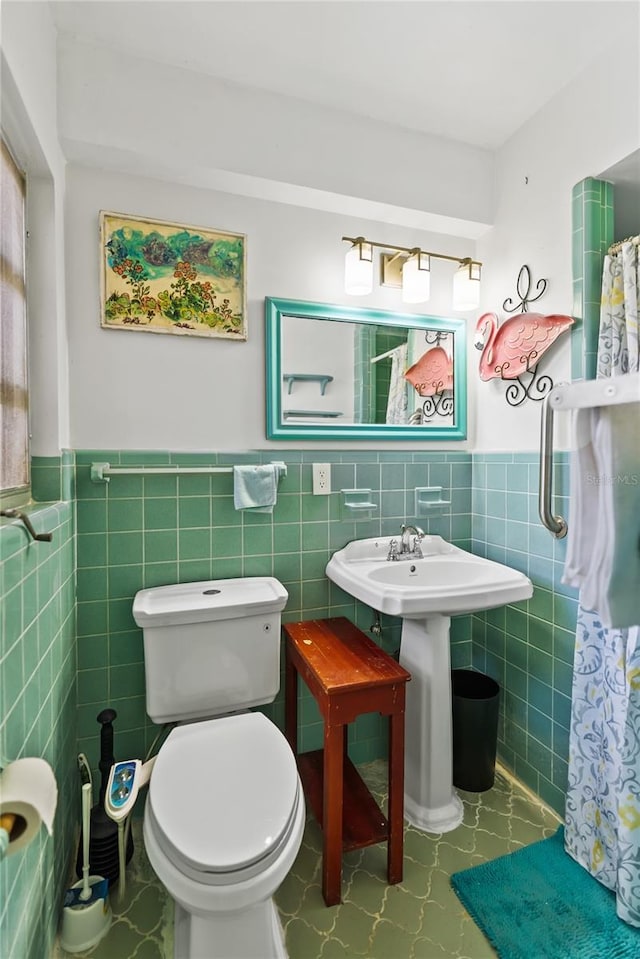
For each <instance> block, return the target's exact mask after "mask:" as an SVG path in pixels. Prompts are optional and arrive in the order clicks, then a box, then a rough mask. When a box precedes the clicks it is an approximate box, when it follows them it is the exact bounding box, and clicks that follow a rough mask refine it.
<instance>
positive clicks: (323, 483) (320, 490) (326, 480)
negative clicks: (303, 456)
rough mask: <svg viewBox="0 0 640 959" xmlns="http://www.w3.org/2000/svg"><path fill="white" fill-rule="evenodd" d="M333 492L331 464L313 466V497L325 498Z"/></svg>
mask: <svg viewBox="0 0 640 959" xmlns="http://www.w3.org/2000/svg"><path fill="white" fill-rule="evenodd" d="M330 492H331V463H314V464H313V495H314V496H325V495H327V494H328V493H330Z"/></svg>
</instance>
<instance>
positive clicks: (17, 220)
mask: <svg viewBox="0 0 640 959" xmlns="http://www.w3.org/2000/svg"><path fill="white" fill-rule="evenodd" d="M1 146H2V163H1V165H0V498H1V501H2V504H3V505H5V506H6V505H15V503H16V502H24V501H25V499H27V498H28V495H29V409H28V388H27V322H26V321H27V310H26V282H25V236H26V231H25V198H26V183H25V177H24V174H23V173H22V172H21V171H20V169H19V167H18V165H17V163H16V162H15V160H14V158H13V156H12V154H11V151H10V150H9V147H8V145H7V143H6V142H5V140H4V139H3V140H2V144H1Z"/></svg>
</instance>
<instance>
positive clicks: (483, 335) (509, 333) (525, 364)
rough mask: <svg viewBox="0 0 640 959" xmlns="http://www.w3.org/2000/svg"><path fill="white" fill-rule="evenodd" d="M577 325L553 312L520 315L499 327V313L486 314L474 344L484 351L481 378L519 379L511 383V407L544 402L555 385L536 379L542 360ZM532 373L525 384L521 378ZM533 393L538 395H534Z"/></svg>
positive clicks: (509, 388) (549, 379)
mask: <svg viewBox="0 0 640 959" xmlns="http://www.w3.org/2000/svg"><path fill="white" fill-rule="evenodd" d="M572 324H573V318H572V317H571V316H565V315H563V314H560V313H552V314H550V315H549V316H543V314H541V313H519V314H518V315H517V316H512V317H510V318H509V319H508V320H505V321H504V323H502V324H501V325H500V326H498V317H497V316H496V314H495V313H484V314H483V315H482V316H481V317H480V319H479V320H478V322H477V324H476V340H475V343H474V345H475V346H476V348H477V349H479V350H482V355H481V357H480V379H482V380H490V379H493V378H494V377H500V379H503V380H517V382H518V384H519V386H516V384H515V383H511V384H510V385H509V387H508V389H507V393H506V399H507V402H508V403H509V404H510V405H511V406H519V405H520V403H522V402H523V400H525V399H526V398H529V399H533V400H541V399H543V398H544V396H546V394H547V393H548V392H549V390H550V389H551V387H552V386H553V382H552V380H551V377H550V376H540V377H537V376H536V370H537V366H538V363H539V361H540V358H541V357H542V356H543V355H544V354H545V353H546V352H547V350H548V349H549V347H550V346H551V345H552V344H553V343H555V341H556V340H557V338H558V337H559V336H560V334H561V333H564V331H565V330H568V329H569V327H570V326H571V325H572ZM527 373H529V374H531V379H530V380H529V382H528V383H527V384H525V383H524V382H523V381H522V379H521V377H522V375H523V374H527ZM533 390H535V391H536V393H537V395H534V394H533V392H532V391H533Z"/></svg>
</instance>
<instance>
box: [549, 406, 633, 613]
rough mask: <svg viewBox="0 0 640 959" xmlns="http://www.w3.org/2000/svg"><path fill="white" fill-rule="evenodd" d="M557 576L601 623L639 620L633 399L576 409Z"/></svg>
mask: <svg viewBox="0 0 640 959" xmlns="http://www.w3.org/2000/svg"><path fill="white" fill-rule="evenodd" d="M574 423H575V438H576V450H575V452H574V454H573V459H572V464H571V470H572V475H571V503H572V510H571V514H570V523H569V542H568V546H567V559H566V564H565V573H564V577H563V582H566V583H568V584H569V585H572V586H578V587H580V589H581V593H580V602H581V603H582V605H583V607H584V608H585V609H591V610H595V611H596V612H597V613H599V614H600V618H601V620H602V624H603V626H605V627H606V628H608V629H624V628H627V627H630V626H636V625H638V624H640V403H625V404H622V405H619V406H607V407H602V408H599V409H592V410H579V411H578V414H577V415H576V417H575V420H574Z"/></svg>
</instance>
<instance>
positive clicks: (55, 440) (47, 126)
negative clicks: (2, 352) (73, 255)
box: [0, 2, 69, 456]
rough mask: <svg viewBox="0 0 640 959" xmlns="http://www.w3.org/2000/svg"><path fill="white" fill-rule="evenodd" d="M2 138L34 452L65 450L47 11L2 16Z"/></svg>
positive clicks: (52, 38)
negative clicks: (21, 197)
mask: <svg viewBox="0 0 640 959" xmlns="http://www.w3.org/2000/svg"><path fill="white" fill-rule="evenodd" d="M0 62H1V73H2V76H1V79H2V83H1V103H0V109H1V111H2V126H3V131H4V132H5V134H6V135H7V137H8V138H9V141H10V142H11V145H12V147H13V149H14V151H15V153H16V155H17V159H18V162H19V163H20V164H21V166H22V168H23V169H24V170H25V172H26V174H27V184H28V186H27V191H28V203H27V227H28V230H29V241H28V244H27V271H28V311H29V384H30V386H29V393H30V423H31V437H32V438H31V452H32V453H33V454H34V455H38V456H56V455H58V453H59V451H60V449H61V448H63V447H67V446H68V445H69V395H68V358H67V333H66V327H65V302H64V253H63V251H64V170H65V161H64V157H63V155H62V152H61V150H60V145H59V143H58V136H57V123H56V116H57V97H56V90H57V84H56V35H55V31H54V29H53V25H52V22H51V14H50V10H49V5H48V4H46V3H37V2H36V3H23V4H18V3H9V4H4V5H3V8H2V54H1V61H0Z"/></svg>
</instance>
